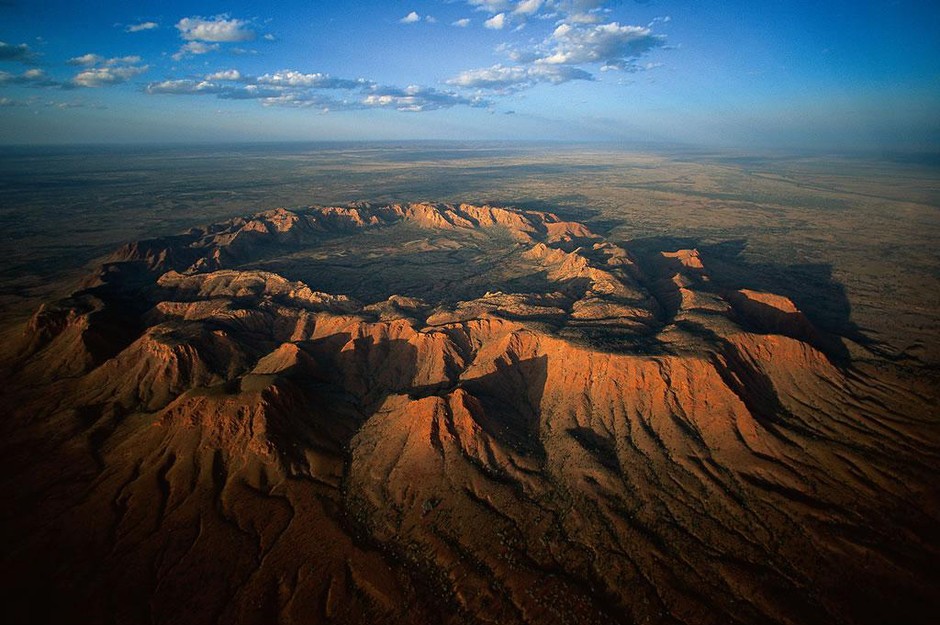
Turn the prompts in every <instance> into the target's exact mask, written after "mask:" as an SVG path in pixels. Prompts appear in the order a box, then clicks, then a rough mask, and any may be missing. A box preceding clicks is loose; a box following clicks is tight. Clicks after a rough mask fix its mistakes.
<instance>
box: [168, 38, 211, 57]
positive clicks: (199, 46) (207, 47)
mask: <svg viewBox="0 0 940 625" xmlns="http://www.w3.org/2000/svg"><path fill="white" fill-rule="evenodd" d="M218 49H219V44H217V43H203V42H201V41H190V42H187V43H184V44H183V45H182V46H181V47H180V49H179V50H177V51H176V52H174V53H173V60H174V61H180V60H182V59H184V58H186V57H187V56H191V55H197V54H208V53H209V52H215V51H216V50H218Z"/></svg>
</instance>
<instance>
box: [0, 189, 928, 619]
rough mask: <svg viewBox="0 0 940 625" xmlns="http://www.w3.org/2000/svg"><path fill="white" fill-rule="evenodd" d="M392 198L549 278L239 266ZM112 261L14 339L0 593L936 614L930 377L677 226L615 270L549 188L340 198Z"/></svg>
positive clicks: (54, 607) (440, 610)
mask: <svg viewBox="0 0 940 625" xmlns="http://www.w3.org/2000/svg"><path fill="white" fill-rule="evenodd" d="M402 223H407V224H409V225H410V226H414V227H416V228H419V229H424V230H427V231H428V232H430V233H433V236H434V237H436V239H435V240H440V241H445V242H446V241H448V240H450V242H451V243H453V241H456V240H457V239H452V238H451V239H448V237H455V236H462V235H463V234H466V233H473V235H474V236H490V235H492V236H493V237H497V236H498V237H503V238H505V240H507V241H509V243H506V245H509V246H513V247H512V248H511V249H510V250H508V251H512V252H513V253H515V254H516V255H515V256H513V258H516V259H519V262H527V263H531V266H530V267H531V271H532V272H533V273H535V274H537V275H538V276H539V277H540V279H541V281H540V282H536V281H532V282H527V283H526V284H527V285H528V284H542V285H544V288H542V289H541V290H538V291H534V290H532V289H529V290H518V291H515V290H513V289H512V288H511V285H504V284H493V287H492V289H491V290H490V291H489V292H486V293H485V294H484V295H482V296H480V297H476V298H473V299H467V300H462V301H458V302H456V303H452V302H447V301H427V300H422V299H419V298H416V297H411V296H407V295H393V296H391V297H381V298H375V299H373V300H371V301H360V300H361V298H360V299H354V298H352V297H349V296H348V295H347V294H344V293H341V292H336V293H326V292H322V291H318V290H316V289H313V288H310V287H309V286H308V285H307V284H305V283H304V282H303V281H300V280H296V279H291V278H288V277H285V276H283V275H280V274H278V273H275V272H272V271H268V270H267V269H265V268H264V267H266V266H268V265H267V263H268V262H269V261H270V259H272V258H278V257H282V256H285V255H289V254H292V253H295V252H297V251H298V250H310V249H313V250H315V249H316V248H317V246H318V245H321V244H324V243H325V242H327V241H333V240H335V239H336V237H347V239H344V240H345V241H348V247H349V249H350V250H353V251H355V250H356V245H357V242H358V241H359V239H357V237H358V236H360V235H362V234H363V233H365V232H366V231H372V230H375V229H380V228H386V227H389V228H390V227H393V226H395V225H396V224H402ZM506 235H508V236H506ZM369 240H370V241H372V240H373V239H369ZM500 240H503V239H500ZM448 245H450V244H449V243H448ZM451 247H453V246H451ZM503 251H504V250H501V252H503ZM110 262H111V263H113V265H114V267H115V269H113V270H111V271H105V272H104V273H103V274H102V276H104V277H102V278H100V279H96V280H92V281H90V282H89V285H88V286H87V288H85V289H83V290H82V291H80V292H78V293H76V294H74V295H73V296H72V297H71V298H68V299H66V300H63V301H60V302H57V303H53V304H49V305H47V306H45V307H43V308H42V309H40V311H38V312H37V313H36V315H35V316H34V317H33V319H32V321H31V322H30V324H29V326H28V327H27V328H26V334H25V336H24V339H23V343H22V344H21V345H19V346H11V349H12V348H13V347H15V349H16V350H18V351H17V356H16V358H15V359H14V360H15V362H16V363H17V365H16V366H15V367H14V368H11V369H10V370H9V371H6V372H4V388H6V389H9V390H8V392H7V397H8V399H7V402H6V404H7V405H8V406H12V407H13V408H12V410H11V414H10V415H9V418H8V424H9V425H10V427H8V430H7V431H8V435H7V436H6V438H5V443H4V445H5V446H4V448H3V451H4V457H5V458H6V464H7V465H8V467H9V469H8V471H7V473H6V474H5V475H6V476H7V479H8V482H7V483H6V485H5V488H4V493H5V501H7V503H8V505H7V506H6V508H7V513H6V514H5V515H3V517H2V522H3V528H4V536H6V537H7V542H8V543H9V544H13V543H15V544H16V545H18V546H17V547H15V548H6V549H5V550H4V552H3V560H2V571H3V583H4V584H5V587H6V588H7V589H8V591H9V594H8V596H9V597H10V599H9V600H8V601H7V602H5V605H4V607H3V610H4V611H5V612H4V615H5V616H7V617H8V618H6V619H5V621H4V622H8V621H9V622H40V621H43V622H100V621H120V622H131V621H138V620H139V621H150V622H155V623H204V622H231V623H256V622H257V623H260V622H275V621H278V622H290V621H294V622H337V623H366V622H388V623H427V622H439V623H466V622H483V623H485V622H492V623H633V622H650V623H689V624H691V623H716V624H717V623H729V622H736V623H831V622H838V623H880V622H888V621H892V620H893V621H898V622H907V623H926V622H929V621H930V619H931V618H933V616H934V615H935V613H936V612H935V608H937V607H938V606H937V595H936V592H935V590H936V587H937V583H938V581H940V580H938V577H937V572H936V571H937V568H936V566H935V564H936V562H937V558H938V556H940V546H938V545H937V543H936V540H935V539H934V538H933V534H934V532H933V530H934V528H935V527H936V523H937V521H938V520H940V505H938V503H940V497H938V492H937V489H936V486H935V474H936V469H937V468H938V467H937V458H938V457H940V444H938V436H937V431H936V425H935V423H934V421H933V419H932V418H930V416H929V415H928V414H926V410H925V397H924V395H923V394H922V393H921V394H918V392H915V391H911V390H906V389H909V388H910V387H909V385H904V384H901V383H900V382H899V381H898V380H897V379H895V378H893V377H892V376H891V375H890V373H889V372H887V371H882V372H873V371H872V370H870V369H861V368H855V367H852V366H851V364H849V365H845V364H843V363H836V362H834V361H833V359H831V358H830V357H829V355H828V354H827V352H826V346H827V345H828V344H829V342H830V341H835V340H838V337H829V336H824V335H823V333H821V332H820V331H818V330H817V329H815V328H814V327H813V325H812V323H811V322H810V321H809V319H808V318H807V317H806V316H805V315H803V314H802V313H801V312H800V311H799V310H798V309H797V308H796V306H794V305H793V303H792V302H791V301H790V300H789V299H787V298H784V297H781V296H777V295H774V294H771V293H761V292H756V291H749V290H739V291H731V292H726V291H723V290H721V289H720V288H718V287H716V286H715V282H714V281H712V280H711V279H710V275H709V269H708V260H707V258H702V257H701V255H699V254H698V252H696V251H694V250H678V251H675V250H666V251H665V252H664V253H662V254H660V255H659V257H658V259H656V260H655V262H653V263H651V264H650V267H651V269H649V270H648V271H649V273H643V272H642V271H641V270H640V268H639V266H638V265H637V263H636V262H635V261H634V259H633V257H632V255H631V254H630V252H629V250H627V249H624V248H623V247H620V246H618V245H616V244H614V243H612V242H608V241H604V240H603V239H602V238H601V237H599V236H597V235H595V234H593V233H592V232H591V231H590V230H589V229H588V228H587V227H586V226H584V225H582V224H578V223H574V222H567V221H563V220H561V219H559V218H558V217H557V216H554V215H552V214H550V213H543V212H527V211H519V210H513V209H509V208H500V207H491V206H482V207H481V206H471V205H467V204H460V205H439V204H426V203H422V204H410V205H390V206H379V205H370V204H355V205H351V206H348V207H319V208H309V209H304V210H297V211H288V210H284V209H277V210H274V211H266V212H263V213H259V214H258V215H255V216H253V217H250V218H245V219H236V220H232V221H229V222H226V223H223V224H218V225H213V226H208V227H205V228H200V229H194V230H193V231H190V232H189V233H187V234H185V235H180V236H179V237H173V238H169V239H163V240H160V241H150V242H143V243H139V244H133V245H130V246H127V247H125V248H123V249H122V250H121V251H119V252H118V253H117V254H116V255H115V256H113V257H112V258H111V259H110ZM298 262H301V261H298ZM134 267H136V268H137V269H135V270H133V271H132V270H131V268H134ZM131 277H133V279H131ZM445 277H446V276H442V279H444V278H445ZM132 304H133V305H132ZM24 450H27V451H24ZM24 453H28V454H29V456H28V458H29V459H28V460H27V459H26V458H27V456H24ZM34 493H41V495H34ZM53 563H54V564H53Z"/></svg>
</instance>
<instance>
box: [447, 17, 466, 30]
mask: <svg viewBox="0 0 940 625" xmlns="http://www.w3.org/2000/svg"><path fill="white" fill-rule="evenodd" d="M450 25H451V26H457V27H458V28H466V27H467V26H469V25H470V18H469V17H465V18H463V19H459V20H457V21H455V22H451V23H450Z"/></svg>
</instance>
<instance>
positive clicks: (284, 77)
mask: <svg viewBox="0 0 940 625" xmlns="http://www.w3.org/2000/svg"><path fill="white" fill-rule="evenodd" d="M255 82H257V83H259V84H264V85H274V86H278V87H307V88H312V89H356V88H359V87H365V86H370V85H371V84H372V83H370V82H369V81H366V80H363V79H357V80H349V79H346V78H334V77H332V76H330V75H329V74H321V73H319V72H316V73H312V74H305V73H303V72H298V71H295V70H290V69H285V70H281V71H278V72H274V73H273V74H262V75H261V76H258V78H257V79H255Z"/></svg>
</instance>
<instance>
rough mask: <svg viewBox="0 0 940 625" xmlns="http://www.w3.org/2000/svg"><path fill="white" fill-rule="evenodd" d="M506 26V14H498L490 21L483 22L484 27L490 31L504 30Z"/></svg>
mask: <svg viewBox="0 0 940 625" xmlns="http://www.w3.org/2000/svg"><path fill="white" fill-rule="evenodd" d="M505 25H506V14H505V13H497V14H496V15H494V16H493V17H491V18H490V19H488V20H486V21H485V22H483V26H485V27H486V28H490V29H492V30H502V28H503V27H504V26H505Z"/></svg>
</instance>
